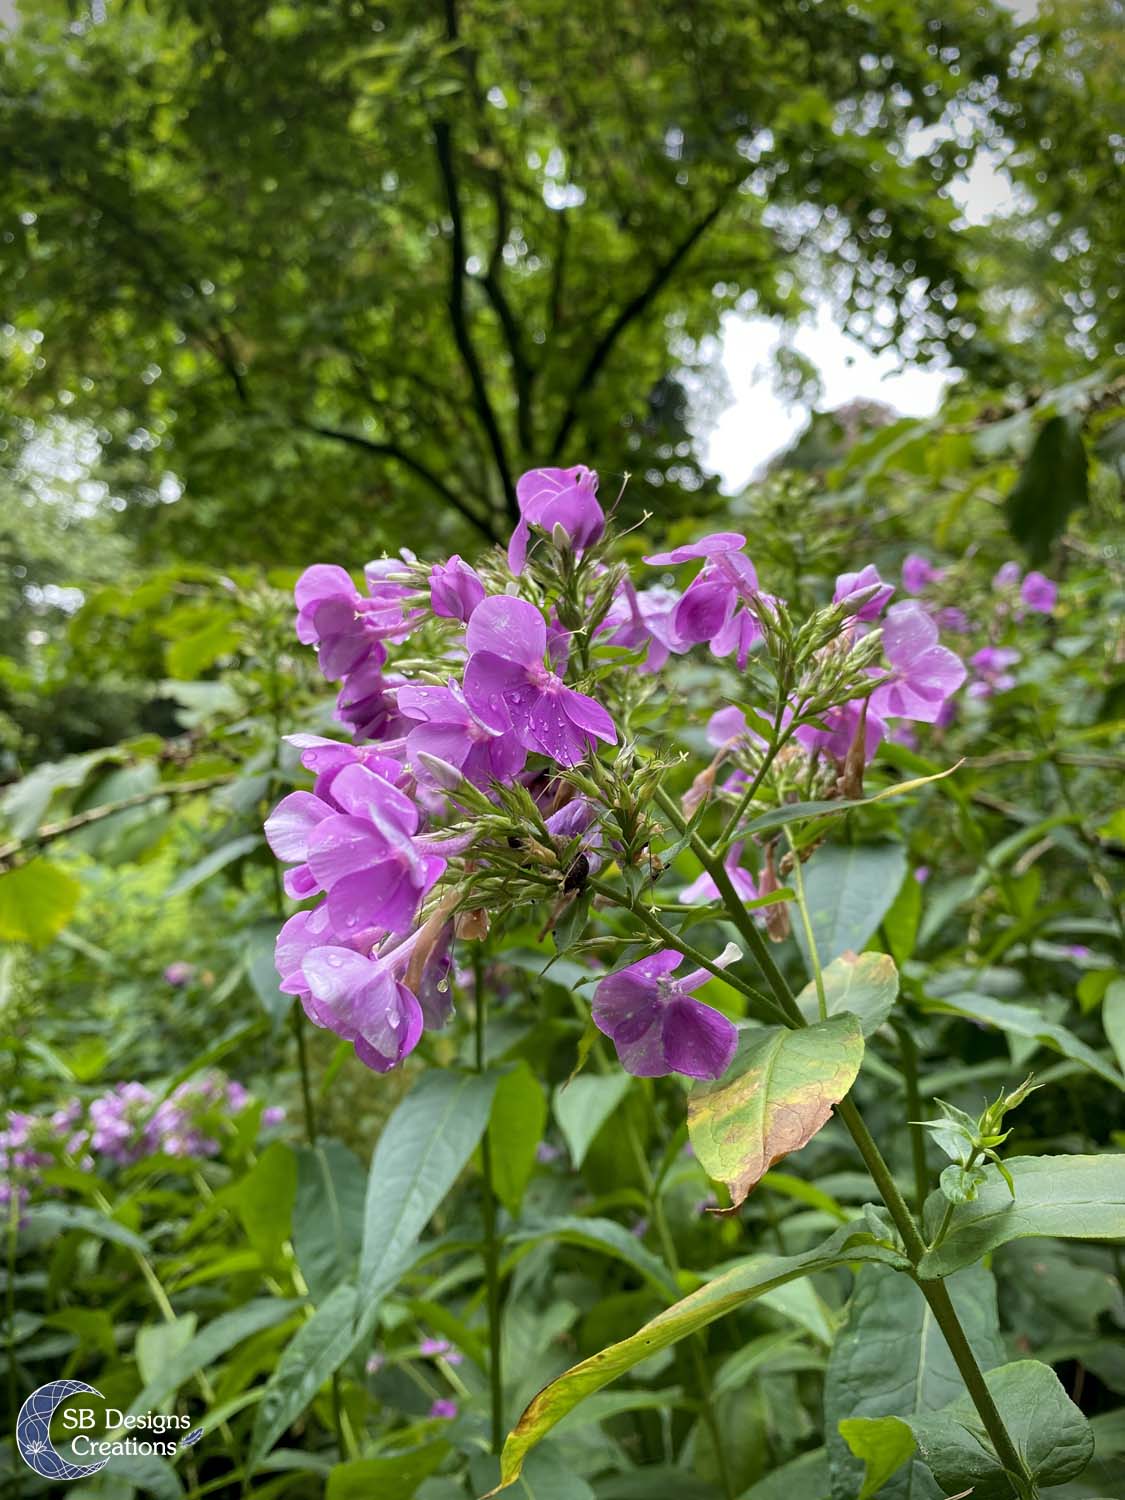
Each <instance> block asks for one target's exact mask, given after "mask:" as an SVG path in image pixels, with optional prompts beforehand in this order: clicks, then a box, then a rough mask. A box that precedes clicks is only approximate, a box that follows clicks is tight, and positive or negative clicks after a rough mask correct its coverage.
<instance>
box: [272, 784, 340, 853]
mask: <svg viewBox="0 0 1125 1500" xmlns="http://www.w3.org/2000/svg"><path fill="white" fill-rule="evenodd" d="M331 816H332V809H331V808H330V807H329V806H328V804H327V803H326V802H322V801H321V800H320V798H319V797H314V796H313V794H312V793H311V792H290V793H289V795H288V797H283V798H282V799H281V801H280V802H279V803H278V804H277V806H276V807H275V808H274V810H273V812H272V813H270V815H269V817H268V818H267V819H266V823H265V834H266V842H267V843H268V844H269V846H270V848H271V849H272V850H273V852H274V853H275V854H276V855H277V857H278V859H280V860H281V861H282V863H283V864H287V865H291V864H298V863H301V862H303V861H304V860H306V859H307V858H308V852H309V838H310V837H311V835H312V832H313V830H314V829H315V828H316V827H317V826H318V824H320V823H323V822H324V820H325V818H330V817H331Z"/></svg>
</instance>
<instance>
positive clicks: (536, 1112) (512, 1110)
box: [488, 1062, 547, 1219]
mask: <svg viewBox="0 0 1125 1500" xmlns="http://www.w3.org/2000/svg"><path fill="white" fill-rule="evenodd" d="M546 1123H547V1096H546V1095H545V1094H544V1092H543V1085H542V1084H541V1083H540V1082H539V1080H538V1079H537V1078H536V1076H535V1074H534V1073H533V1072H532V1071H531V1069H530V1068H529V1067H528V1065H527V1063H526V1062H519V1063H517V1065H516V1066H515V1067H514V1068H512V1070H511V1071H510V1072H508V1073H505V1074H504V1076H503V1077H502V1078H501V1079H500V1082H499V1083H498V1084H497V1086H496V1096H495V1098H494V1099H493V1101H492V1114H491V1116H490V1117H489V1123H488V1145H489V1150H490V1152H491V1154H492V1184H493V1187H494V1188H495V1190H496V1196H497V1197H498V1198H499V1199H500V1202H501V1203H502V1204H503V1205H504V1207H505V1208H506V1209H507V1210H508V1212H509V1213H510V1214H511V1216H512V1218H513V1219H515V1218H518V1217H519V1211H520V1204H521V1203H522V1201H523V1195H524V1190H525V1188H526V1187H527V1184H528V1183H529V1182H530V1180H531V1174H532V1172H533V1171H534V1170H535V1152H536V1148H537V1147H538V1145H539V1142H540V1141H541V1140H542V1138H543V1127H544V1126H545V1125H546Z"/></svg>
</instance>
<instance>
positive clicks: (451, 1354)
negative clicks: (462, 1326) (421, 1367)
mask: <svg viewBox="0 0 1125 1500" xmlns="http://www.w3.org/2000/svg"><path fill="white" fill-rule="evenodd" d="M418 1353H419V1354H420V1355H421V1356H422V1358H423V1359H444V1360H445V1362H446V1364H447V1365H459V1364H460V1363H461V1362H462V1360H463V1359H464V1358H465V1356H464V1355H463V1354H462V1353H461V1351H460V1349H458V1348H457V1346H456V1345H455V1344H451V1343H450V1342H449V1340H448V1339H433V1338H426V1339H423V1340H422V1341H421V1343H420V1344H419V1345H418Z"/></svg>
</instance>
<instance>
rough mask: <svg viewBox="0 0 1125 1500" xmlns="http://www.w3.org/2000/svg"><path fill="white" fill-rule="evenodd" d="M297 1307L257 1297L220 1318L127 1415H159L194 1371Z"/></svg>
mask: <svg viewBox="0 0 1125 1500" xmlns="http://www.w3.org/2000/svg"><path fill="white" fill-rule="evenodd" d="M299 1306H300V1304H299V1303H298V1302H293V1301H288V1300H286V1299H284V1298H280V1297H257V1298H255V1299H254V1300H253V1301H250V1302H246V1303H243V1305H242V1306H241V1307H236V1308H235V1309H234V1310H233V1311H232V1312H228V1313H222V1314H220V1316H219V1317H217V1318H214V1319H213V1320H212V1321H211V1322H210V1323H208V1325H207V1327H206V1328H204V1329H202V1330H201V1331H200V1332H199V1333H197V1334H196V1335H195V1337H194V1338H193V1339H192V1341H191V1343H190V1344H186V1345H185V1346H184V1347H183V1348H182V1349H181V1350H180V1351H179V1353H178V1354H176V1355H174V1356H173V1357H172V1358H171V1359H170V1360H168V1361H167V1362H166V1363H165V1365H164V1366H163V1367H162V1368H161V1369H159V1370H156V1371H155V1372H154V1373H153V1377H152V1380H151V1381H150V1382H149V1383H148V1384H147V1385H146V1386H145V1388H144V1390H143V1391H141V1393H140V1395H138V1396H136V1397H135V1398H134V1400H133V1402H132V1404H131V1405H130V1407H129V1411H130V1413H132V1414H133V1415H136V1414H137V1413H139V1412H145V1411H159V1410H160V1409H161V1408H162V1407H163V1406H164V1404H165V1403H166V1402H167V1401H169V1400H170V1399H171V1398H172V1397H173V1396H174V1395H175V1394H176V1392H177V1391H178V1390H179V1388H180V1387H181V1386H182V1385H183V1384H184V1383H185V1382H186V1381H188V1380H190V1379H191V1377H192V1376H193V1375H194V1374H196V1372H197V1371H199V1370H206V1369H208V1368H209V1367H210V1366H211V1365H213V1364H214V1363H215V1361H216V1360H218V1359H221V1358H222V1356H223V1355H224V1354H227V1353H229V1351H230V1350H231V1349H233V1348H234V1347H235V1345H236V1344H241V1343H242V1341H243V1340H244V1339H248V1338H251V1337H253V1335H254V1334H256V1333H261V1332H262V1331H263V1330H264V1329H266V1328H273V1327H275V1326H276V1325H277V1324H278V1323H281V1322H284V1320H285V1319H286V1318H288V1317H290V1316H291V1315H292V1314H293V1312H294V1311H295V1310H296V1309H297V1308H298V1307H299Z"/></svg>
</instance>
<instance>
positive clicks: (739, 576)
mask: <svg viewBox="0 0 1125 1500" xmlns="http://www.w3.org/2000/svg"><path fill="white" fill-rule="evenodd" d="M745 545H746V538H745V537H744V536H743V535H742V534H741V533H740V532H737V531H716V532H712V533H711V535H709V536H705V537H701V538H700V539H699V541H698V542H689V543H688V544H687V545H686V546H683V547H674V548H673V549H672V551H671V552H657V553H654V554H653V555H652V556H651V557H646V558H645V562H647V563H649V564H650V565H651V566H653V567H675V566H678V565H679V564H680V563H684V562H691V561H693V560H695V559H702V560H703V567H702V568H701V569H700V570H699V572H698V573H697V575H696V576H695V578H693V579H692V581H691V583H689V584H688V586H687V588H686V589H685V590H684V592H683V594H682V595H681V597H680V602H679V604H677V606H676V609H675V613H674V614H673V616H672V625H673V630H674V633H675V639H676V641H677V642H678V646H679V649H680V650H686V649H687V648H688V647H689V646H693V645H698V644H700V643H702V642H703V641H706V642H708V643H709V645H710V647H711V653H712V655H713V656H718V657H723V656H729V655H730V653H731V652H732V651H733V652H735V653H736V661H737V663H738V667H739V670H740V671H741V670H742V669H743V668H744V667H745V665H746V660H747V657H748V655H749V653H750V648H751V647H752V646H754V645H755V644H756V643H757V642H758V641H760V640H761V638H762V627H761V625H760V624H759V623H758V619H757V616H756V615H755V614H754V612H753V610H752V609H751V608H750V607H749V606H750V605H751V604H752V603H754V602H756V601H757V599H758V598H759V592H758V575H757V573H756V572H755V570H754V564H753V563H752V562H751V561H750V559H749V558H748V557H747V556H746V555H745V553H744V552H743V551H742V548H743V547H744V546H745Z"/></svg>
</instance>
